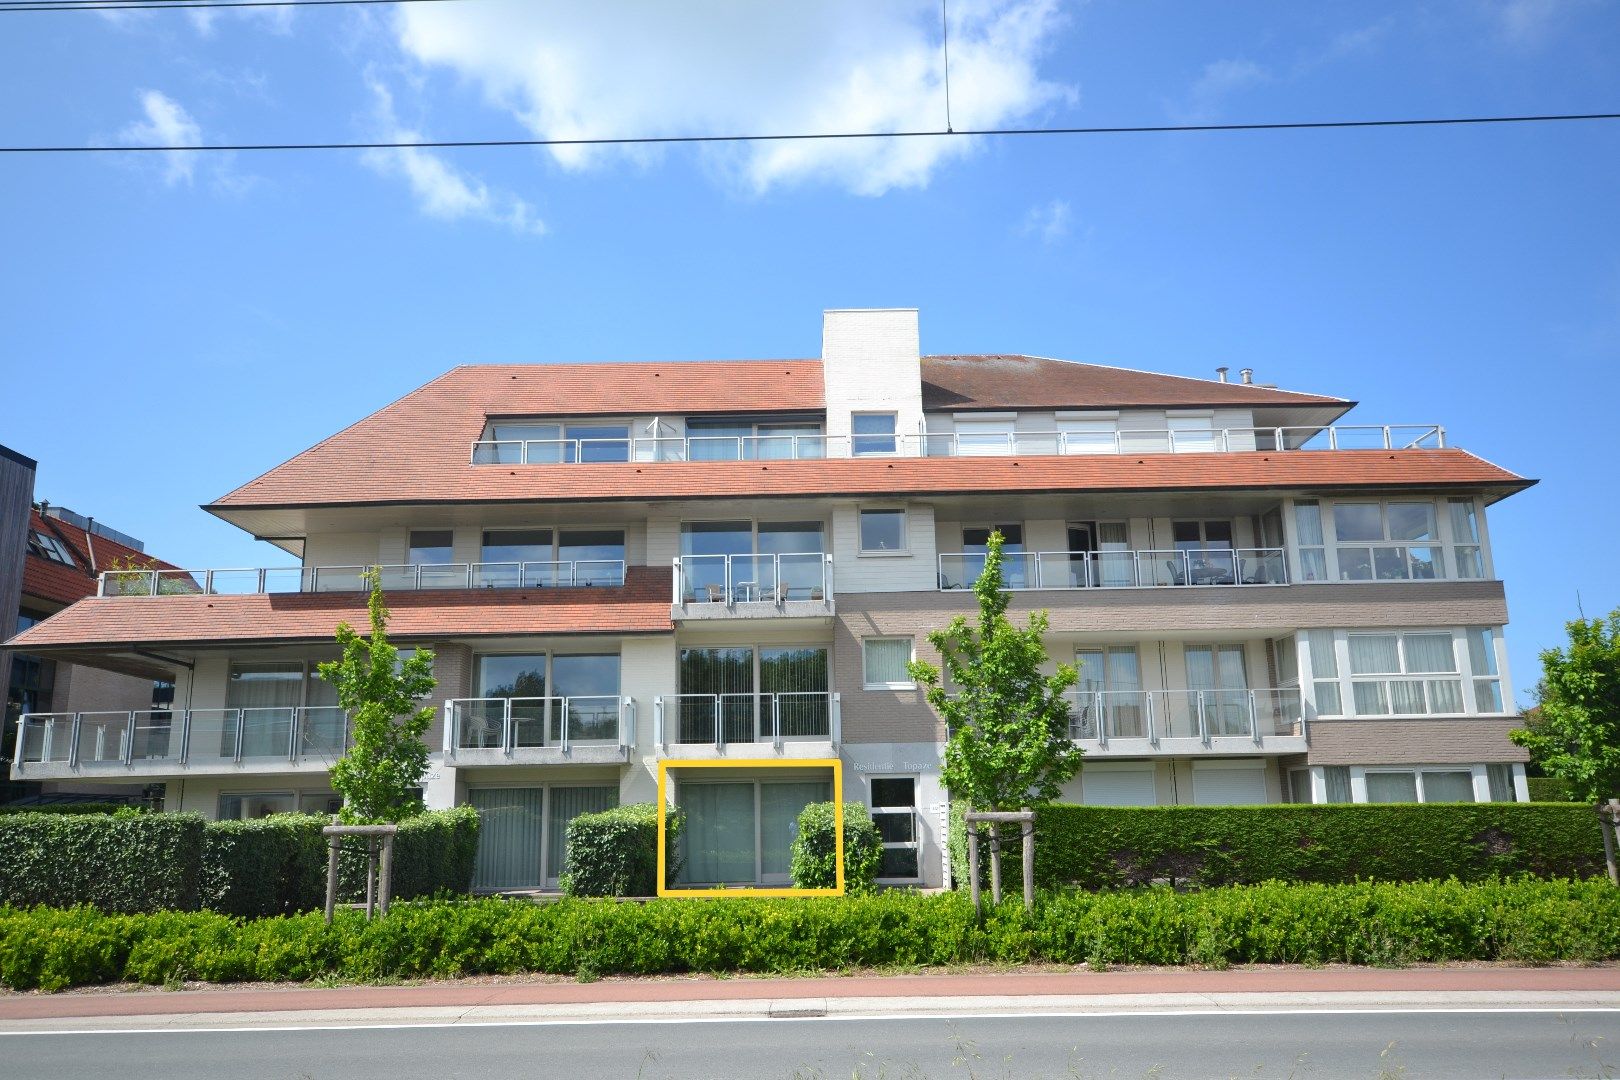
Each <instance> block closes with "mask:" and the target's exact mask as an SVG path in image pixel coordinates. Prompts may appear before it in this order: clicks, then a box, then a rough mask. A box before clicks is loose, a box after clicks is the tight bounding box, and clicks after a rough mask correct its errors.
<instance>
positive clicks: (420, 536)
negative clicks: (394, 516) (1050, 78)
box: [405, 529, 454, 566]
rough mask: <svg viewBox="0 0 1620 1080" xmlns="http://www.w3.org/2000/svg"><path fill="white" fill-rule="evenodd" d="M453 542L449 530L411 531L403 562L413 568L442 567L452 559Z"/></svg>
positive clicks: (452, 536)
mask: <svg viewBox="0 0 1620 1080" xmlns="http://www.w3.org/2000/svg"><path fill="white" fill-rule="evenodd" d="M453 540H454V535H453V534H452V533H451V531H450V530H449V529H412V530H411V539H410V551H409V554H408V555H407V556H406V558H405V561H406V562H408V563H411V564H412V565H414V566H442V565H444V564H445V563H448V562H449V561H450V559H451V557H452V556H451V546H452V541H453Z"/></svg>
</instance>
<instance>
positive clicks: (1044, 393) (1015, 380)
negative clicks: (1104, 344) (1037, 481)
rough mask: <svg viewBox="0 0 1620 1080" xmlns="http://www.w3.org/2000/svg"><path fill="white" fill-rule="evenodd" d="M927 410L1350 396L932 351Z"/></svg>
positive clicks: (927, 360) (926, 372)
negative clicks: (939, 353) (933, 352)
mask: <svg viewBox="0 0 1620 1080" xmlns="http://www.w3.org/2000/svg"><path fill="white" fill-rule="evenodd" d="M922 383H923V385H922V398H923V408H925V409H965V410H972V409H1125V408H1146V407H1154V406H1158V407H1173V408H1213V407H1217V406H1223V405H1230V406H1237V407H1255V406H1273V407H1276V406H1294V407H1299V406H1307V407H1310V406H1320V407H1327V408H1331V409H1333V410H1335V411H1337V412H1342V411H1344V410H1346V409H1348V408H1350V407H1351V406H1352V405H1354V404H1355V402H1352V401H1346V400H1345V399H1343V398H1336V397H1322V396H1321V395H1319V394H1300V393H1296V392H1294V391H1292V390H1274V389H1271V388H1270V387H1265V386H1254V385H1249V384H1245V383H1241V382H1235V383H1231V382H1227V383H1223V382H1219V381H1216V380H1213V379H1189V378H1187V377H1185V376H1182V375H1161V374H1159V373H1157V372H1152V371H1132V370H1130V369H1129V368H1118V367H1108V366H1106V365H1103V364H1079V363H1075V362H1073V361H1069V360H1052V359H1049V358H1047V357H1044V356H1008V355H1000V354H996V355H984V356H925V357H923V358H922Z"/></svg>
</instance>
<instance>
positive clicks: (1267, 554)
mask: <svg viewBox="0 0 1620 1080" xmlns="http://www.w3.org/2000/svg"><path fill="white" fill-rule="evenodd" d="M1001 559H1002V576H1003V578H1004V580H1005V584H1006V587H1007V588H1008V589H1010V590H1013V591H1025V590H1031V589H1147V588H1159V587H1165V586H1189V585H1286V584H1288V560H1287V559H1286V557H1285V556H1284V552H1283V549H1282V548H1236V549H1211V550H1196V551H1193V550H1184V549H1173V548H1166V549H1160V550H1154V549H1149V550H1142V551H1025V552H1005V551H1004V552H1002V556H1001ZM983 571H984V555H983V554H977V553H971V552H969V553H958V554H945V555H940V556H939V588H940V590H941V591H943V592H953V591H957V590H961V589H971V588H972V587H973V583H974V582H975V581H977V580H978V578H979V575H980V574H981V573H982V572H983Z"/></svg>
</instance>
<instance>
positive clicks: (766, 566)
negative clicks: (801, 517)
mask: <svg viewBox="0 0 1620 1080" xmlns="http://www.w3.org/2000/svg"><path fill="white" fill-rule="evenodd" d="M831 598H832V556H830V555H827V554H825V553H823V552H819V551H800V552H791V553H784V554H771V555H682V556H679V557H678V558H676V560H675V603H676V604H677V605H684V604H723V605H728V606H730V605H735V604H776V605H782V604H786V603H788V602H789V601H806V600H808V601H815V602H821V601H826V600H829V599H831Z"/></svg>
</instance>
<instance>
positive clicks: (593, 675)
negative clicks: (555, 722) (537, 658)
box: [551, 653, 619, 697]
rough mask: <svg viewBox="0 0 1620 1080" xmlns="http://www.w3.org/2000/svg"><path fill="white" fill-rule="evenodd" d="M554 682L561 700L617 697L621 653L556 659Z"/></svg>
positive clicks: (552, 665)
mask: <svg viewBox="0 0 1620 1080" xmlns="http://www.w3.org/2000/svg"><path fill="white" fill-rule="evenodd" d="M551 682H552V693H553V694H555V695H556V696H557V697H617V696H618V693H619V654H618V653H603V654H596V653H593V654H589V655H567V654H565V655H559V656H554V657H552V660H551Z"/></svg>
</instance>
